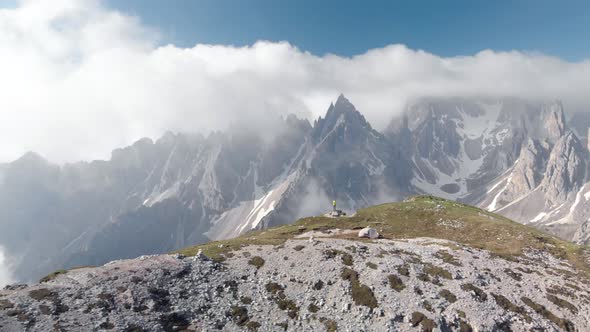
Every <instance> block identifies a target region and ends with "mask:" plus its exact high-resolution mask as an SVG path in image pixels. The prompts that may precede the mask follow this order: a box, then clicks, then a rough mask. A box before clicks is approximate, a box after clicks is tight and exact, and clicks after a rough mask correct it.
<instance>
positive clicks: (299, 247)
mask: <svg viewBox="0 0 590 332" xmlns="http://www.w3.org/2000/svg"><path fill="white" fill-rule="evenodd" d="M303 248H305V246H302V245H300V244H298V245H296V246H295V248H293V250H295V251H301V250H303Z"/></svg>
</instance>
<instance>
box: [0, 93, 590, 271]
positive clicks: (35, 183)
mask: <svg viewBox="0 0 590 332" xmlns="http://www.w3.org/2000/svg"><path fill="white" fill-rule="evenodd" d="M567 119H568V116H567V115H566V111H565V110H564V107H563V105H562V103H560V102H559V101H554V102H546V103H542V102H531V101H525V100H522V99H516V98H504V99H473V98H423V99H421V100H419V101H417V102H415V103H412V104H409V105H408V107H407V109H406V111H405V112H404V113H403V115H402V116H399V115H396V114H393V115H392V116H391V119H390V121H388V125H387V126H386V129H385V130H383V131H378V130H375V129H374V128H373V127H372V126H371V124H370V123H369V122H368V121H367V120H366V119H365V117H364V116H363V115H362V114H361V113H360V112H359V111H358V110H357V109H356V108H355V107H354V105H353V104H352V103H351V102H350V101H349V100H348V99H347V98H346V97H344V96H343V95H340V97H338V99H337V100H336V101H335V103H333V104H331V105H330V106H329V107H328V110H327V112H326V114H325V115H324V116H323V117H320V118H319V119H317V120H316V121H314V123H313V124H312V123H310V122H309V121H307V120H302V119H299V118H297V117H296V116H293V115H290V116H286V117H283V118H277V119H276V122H275V125H274V126H273V128H274V130H273V134H272V135H266V133H265V132H260V131H256V130H250V129H249V128H247V127H239V126H236V127H234V128H233V129H232V130H228V131H221V132H215V133H212V134H210V135H207V136H203V135H195V134H173V133H168V134H166V135H164V136H163V137H161V138H159V139H158V140H156V141H152V140H151V139H148V138H145V139H141V140H139V141H137V142H136V143H134V144H133V145H131V146H128V147H125V148H121V149H117V150H114V151H113V153H112V157H111V159H110V160H108V161H93V162H78V163H73V164H65V165H63V166H58V165H54V164H51V163H50V162H48V161H46V160H45V159H43V158H42V157H40V156H39V155H37V154H35V153H27V154H25V155H24V156H23V157H21V158H20V159H18V160H16V161H14V162H12V163H7V164H3V165H1V166H0V175H2V178H3V179H4V180H3V182H2V183H1V184H0V208H1V209H2V211H3V218H2V219H1V220H0V228H2V229H3V232H2V233H1V234H0V244H1V245H2V246H4V247H5V248H6V254H7V255H8V256H9V257H10V258H11V260H12V261H14V264H12V267H13V271H12V273H13V274H14V276H15V278H17V279H19V280H31V279H35V278H39V277H40V276H43V275H45V274H47V273H49V272H51V271H53V270H56V269H58V268H70V267H74V266H85V265H100V264H103V263H105V262H108V261H110V260H113V259H119V258H132V257H136V256H139V255H143V254H156V253H164V252H169V251H172V250H175V249H179V248H182V247H186V246H188V245H193V244H197V243H203V242H206V241H209V240H216V239H226V238H230V237H234V236H237V235H240V234H243V233H245V232H247V231H249V230H253V229H261V228H266V227H271V226H276V225H282V224H288V223H291V222H293V220H296V219H297V218H300V217H305V216H310V215H318V214H321V213H323V212H325V211H326V210H327V209H329V208H330V202H331V200H333V199H336V200H337V202H338V207H339V208H341V209H343V210H345V211H348V212H353V211H355V210H357V209H359V208H363V207H366V206H370V205H374V204H378V203H382V202H388V201H399V200H401V199H403V198H404V197H406V196H408V195H410V194H416V193H426V194H433V195H437V196H441V197H445V198H449V199H454V200H459V201H463V202H467V203H470V204H474V205H478V206H480V207H482V208H485V209H487V210H489V211H494V212H497V213H500V214H504V215H506V216H509V217H511V218H513V219H515V220H516V221H519V222H522V223H526V224H531V225H534V226H536V227H539V228H542V229H544V230H546V231H549V232H551V233H553V234H556V235H558V236H560V237H562V238H564V239H566V240H573V241H576V242H578V243H587V242H588V239H589V237H590V234H589V227H588V225H587V223H586V221H587V220H588V215H589V214H588V213H589V212H588V211H589V210H590V204H589V201H590V193H589V192H590V185H589V184H588V176H587V174H588V165H589V164H590V163H589V162H588V147H587V145H586V144H584V143H583V139H582V138H579V137H578V134H576V132H574V131H572V128H571V127H570V126H569V125H568V121H567Z"/></svg>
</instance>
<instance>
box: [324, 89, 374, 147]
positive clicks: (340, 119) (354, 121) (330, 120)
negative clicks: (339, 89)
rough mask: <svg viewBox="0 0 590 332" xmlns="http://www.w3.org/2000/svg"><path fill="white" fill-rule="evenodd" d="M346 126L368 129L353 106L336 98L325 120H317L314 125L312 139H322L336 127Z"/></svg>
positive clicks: (342, 96)
mask: <svg viewBox="0 0 590 332" xmlns="http://www.w3.org/2000/svg"><path fill="white" fill-rule="evenodd" d="M341 126H346V127H351V129H353V131H354V130H356V129H362V128H365V129H370V127H371V126H370V125H369V123H368V122H367V120H366V119H365V117H364V116H363V115H362V114H361V113H360V112H359V111H357V109H356V108H355V107H354V105H353V104H352V103H351V102H350V101H349V100H348V99H346V97H344V95H343V94H340V96H338V99H337V100H336V103H335V104H330V107H329V108H328V112H327V113H326V117H325V118H321V117H320V118H319V119H318V121H316V122H315V124H314V137H316V138H320V139H322V138H324V137H325V136H326V135H328V134H330V133H331V132H332V131H334V129H336V128H337V127H341Z"/></svg>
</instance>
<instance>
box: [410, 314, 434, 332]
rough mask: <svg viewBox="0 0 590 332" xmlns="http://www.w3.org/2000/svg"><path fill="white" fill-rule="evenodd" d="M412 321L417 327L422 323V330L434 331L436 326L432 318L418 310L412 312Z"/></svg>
mask: <svg viewBox="0 0 590 332" xmlns="http://www.w3.org/2000/svg"><path fill="white" fill-rule="evenodd" d="M410 323H411V324H412V326H413V327H416V326H418V325H419V324H420V325H422V331H432V330H434V328H435V327H436V324H434V321H433V320H432V319H430V318H428V317H426V315H424V314H423V313H421V312H418V311H415V312H413V313H412V318H410Z"/></svg>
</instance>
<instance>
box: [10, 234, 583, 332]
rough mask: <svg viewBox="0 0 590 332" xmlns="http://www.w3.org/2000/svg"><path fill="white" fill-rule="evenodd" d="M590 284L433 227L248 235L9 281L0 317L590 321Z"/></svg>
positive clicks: (258, 327)
mask: <svg viewBox="0 0 590 332" xmlns="http://www.w3.org/2000/svg"><path fill="white" fill-rule="evenodd" d="M452 248H455V249H452ZM564 280H567V281H566V282H564ZM589 291H590V290H589V289H588V284H587V283H586V281H584V280H583V279H577V277H576V274H575V271H574V270H572V268H571V267H569V266H568V264H567V263H564V262H563V261H561V260H560V259H558V258H556V257H553V256H551V255H548V254H546V253H541V252H535V251H531V252H529V253H527V254H526V256H524V257H522V258H520V259H517V260H515V259H511V260H506V259H504V258H501V257H498V256H495V255H493V254H490V252H487V251H485V250H480V249H475V248H469V247H465V246H462V245H460V244H457V243H453V242H447V241H441V240H436V239H431V238H418V239H411V240H408V241H392V240H377V241H374V242H372V243H359V242H351V241H347V240H339V239H331V238H318V239H317V240H316V241H315V242H314V244H309V243H308V242H307V241H305V240H304V241H302V240H289V241H287V242H286V243H285V244H284V245H282V246H280V247H275V246H269V245H263V246H247V247H244V248H242V249H240V250H237V251H235V252H233V253H232V255H228V257H227V259H226V260H225V261H224V263H223V264H220V263H217V262H215V261H212V260H210V259H208V258H206V257H204V256H200V257H199V256H196V257H182V256H178V255H176V256H169V255H163V256H148V257H140V258H137V259H133V260H123V261H115V262H111V263H109V264H107V265H105V266H102V267H98V268H80V269H74V270H71V271H68V272H65V273H62V274H58V275H56V276H53V277H52V278H51V279H50V280H47V281H46V282H43V283H41V284H35V285H32V286H25V287H10V288H8V289H5V290H4V291H0V329H1V330H2V331H6V332H10V331H22V330H28V331H50V330H54V329H59V330H69V331H74V330H75V331H92V330H115V331H180V330H187V331H191V330H192V331H201V330H207V331H209V330H223V331H244V330H250V331H302V330H308V331H311V330H314V331H322V330H328V331H336V330H343V331H360V330H370V331H385V330H396V331H432V330H434V329H437V330H444V331H448V330H457V331H458V330H461V331H467V330H476V331H492V330H512V331H529V330H560V331H587V330H588V329H590V292H589Z"/></svg>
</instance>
